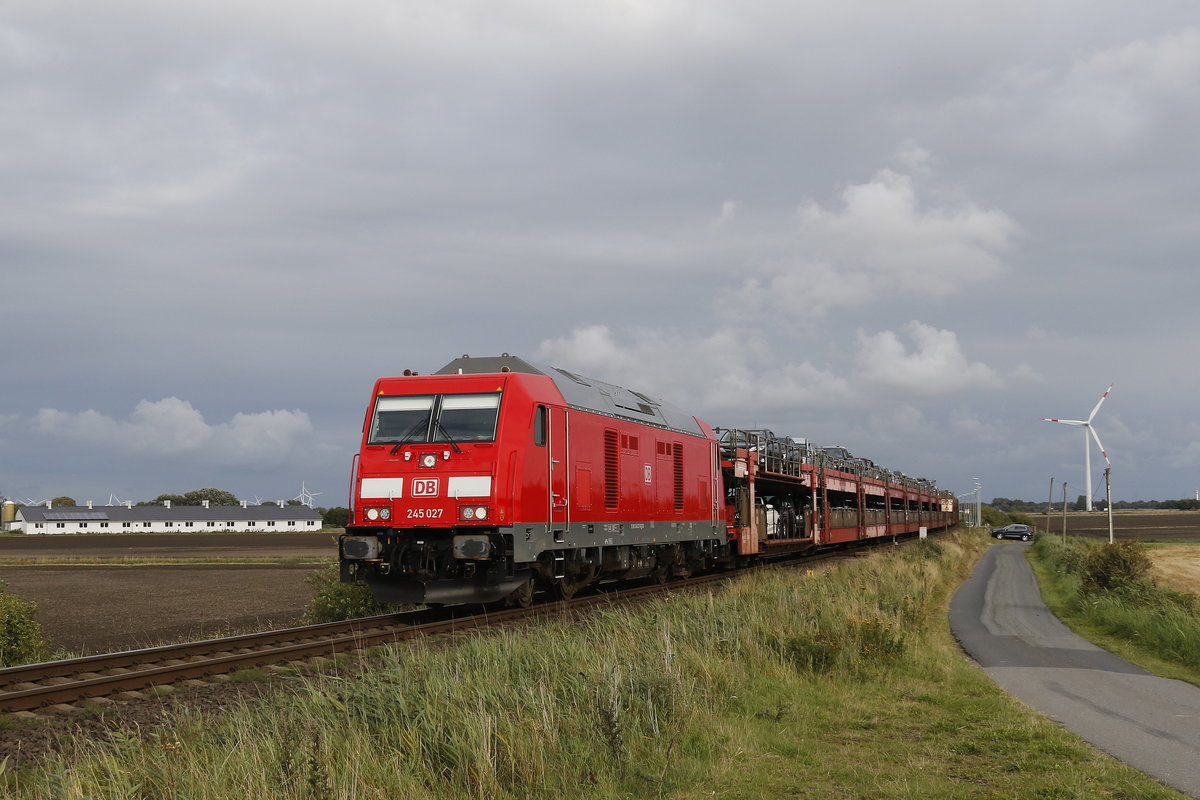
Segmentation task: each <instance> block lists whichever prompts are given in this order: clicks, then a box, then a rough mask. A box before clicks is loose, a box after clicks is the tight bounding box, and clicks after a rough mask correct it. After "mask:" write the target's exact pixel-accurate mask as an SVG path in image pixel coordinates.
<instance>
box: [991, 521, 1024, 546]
mask: <svg viewBox="0 0 1200 800" xmlns="http://www.w3.org/2000/svg"><path fill="white" fill-rule="evenodd" d="M992 536H995V537H996V538H997V539H1020V540H1021V541H1022V542H1028V541H1029V540H1030V539H1032V538H1033V528H1031V527H1030V526H1028V525H1005V526H1004V527H1003V528H993V529H992Z"/></svg>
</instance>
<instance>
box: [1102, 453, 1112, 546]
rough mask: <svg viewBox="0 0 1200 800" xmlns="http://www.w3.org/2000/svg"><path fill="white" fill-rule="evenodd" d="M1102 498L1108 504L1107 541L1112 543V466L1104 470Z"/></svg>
mask: <svg viewBox="0 0 1200 800" xmlns="http://www.w3.org/2000/svg"><path fill="white" fill-rule="evenodd" d="M1104 499H1105V504H1106V505H1107V506H1108V543H1109V544H1112V543H1113V524H1112V467H1107V468H1106V469H1105V470H1104Z"/></svg>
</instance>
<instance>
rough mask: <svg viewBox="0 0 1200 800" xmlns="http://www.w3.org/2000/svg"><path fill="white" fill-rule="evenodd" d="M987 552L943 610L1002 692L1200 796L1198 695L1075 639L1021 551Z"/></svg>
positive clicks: (1004, 545)
mask: <svg viewBox="0 0 1200 800" xmlns="http://www.w3.org/2000/svg"><path fill="white" fill-rule="evenodd" d="M1028 546H1029V545H1025V544H1020V543H1017V542H1001V543H998V544H995V545H993V546H992V547H991V548H989V549H988V551H987V553H985V554H984V556H983V558H982V559H980V561H979V564H978V565H977V566H976V567H975V570H974V572H973V573H972V574H971V577H970V578H969V579H968V580H967V581H966V583H964V584H963V585H962V587H960V589H959V590H958V592H957V593H956V594H955V596H954V599H953V601H952V602H951V604H950V627H951V629H952V630H953V631H954V635H955V636H956V637H957V638H958V640H959V642H961V643H962V646H963V647H964V648H965V649H966V651H967V652H968V653H969V654H970V655H971V657H972V658H974V659H975V660H976V661H977V662H979V664H980V666H981V667H983V670H984V671H985V672H986V673H987V674H988V675H989V676H990V677H991V678H992V680H994V681H995V682H996V683H997V684H998V685H999V686H1000V687H1001V688H1003V689H1004V690H1005V691H1007V692H1009V693H1010V694H1012V695H1014V696H1015V697H1017V698H1019V699H1021V700H1023V701H1024V702H1025V703H1027V704H1029V705H1030V706H1032V707H1033V708H1035V709H1037V710H1038V711H1040V712H1041V713H1043V714H1045V715H1046V716H1048V717H1050V718H1051V719H1053V720H1055V721H1056V722H1059V723H1060V724H1062V725H1063V726H1065V727H1066V728H1068V729H1069V730H1071V731H1072V732H1074V733H1076V734H1077V735H1079V736H1081V737H1083V738H1084V739H1087V740H1088V741H1089V742H1091V743H1092V744H1094V745H1095V746H1096V747H1099V748H1100V749H1101V750H1104V751H1105V752H1108V753H1110V754H1111V755H1113V756H1114V757H1116V758H1118V759H1120V760H1121V761H1124V762H1125V763H1127V764H1129V765H1130V766H1132V767H1134V768H1136V769H1139V770H1141V771H1142V772H1145V773H1146V774H1147V775H1150V776H1152V777H1154V778H1157V779H1158V780H1160V781H1162V782H1163V783H1165V784H1167V785H1168V786H1171V787H1173V788H1175V789H1178V790H1180V791H1182V792H1185V793H1187V794H1189V795H1191V796H1192V797H1197V798H1200V688H1197V687H1195V686H1192V685H1191V684H1187V683H1183V682H1182V681H1176V680H1169V679H1167V678H1158V677H1155V676H1153V675H1151V674H1150V673H1148V672H1146V671H1145V670H1143V669H1141V668H1140V667H1137V666H1134V665H1133V664H1130V663H1129V662H1127V661H1124V660H1122V659H1119V658H1117V657H1116V656H1114V655H1112V654H1111V653H1109V652H1108V651H1106V650H1102V649H1100V648H1099V647H1096V646H1095V645H1093V644H1091V643H1090V642H1087V641H1085V640H1084V639H1081V638H1080V637H1078V636H1076V635H1075V634H1074V633H1072V632H1071V631H1070V630H1069V629H1068V628H1067V627H1066V626H1065V625H1063V624H1062V623H1061V622H1059V621H1058V619H1057V618H1056V617H1055V616H1054V615H1053V614H1051V613H1050V610H1049V609H1048V608H1046V606H1045V604H1044V603H1042V598H1041V594H1040V592H1039V590H1038V586H1037V581H1036V580H1035V579H1034V576H1033V569H1032V568H1031V567H1030V566H1029V562H1028V561H1026V560H1025V548H1026V547H1028Z"/></svg>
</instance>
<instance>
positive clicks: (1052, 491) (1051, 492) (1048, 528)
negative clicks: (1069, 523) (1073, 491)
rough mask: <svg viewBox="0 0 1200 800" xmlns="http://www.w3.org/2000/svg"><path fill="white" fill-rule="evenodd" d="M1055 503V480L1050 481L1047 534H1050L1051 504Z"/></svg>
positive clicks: (1047, 501)
mask: <svg viewBox="0 0 1200 800" xmlns="http://www.w3.org/2000/svg"><path fill="white" fill-rule="evenodd" d="M1053 502H1054V478H1051V479H1050V494H1048V495H1046V533H1049V532H1050V504H1051V503H1053Z"/></svg>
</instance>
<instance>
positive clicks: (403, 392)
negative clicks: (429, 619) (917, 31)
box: [339, 354, 957, 605]
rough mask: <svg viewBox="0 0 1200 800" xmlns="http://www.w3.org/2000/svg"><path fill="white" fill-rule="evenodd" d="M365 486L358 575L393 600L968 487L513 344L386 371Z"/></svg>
mask: <svg viewBox="0 0 1200 800" xmlns="http://www.w3.org/2000/svg"><path fill="white" fill-rule="evenodd" d="M351 497H352V501H351V506H352V507H351V519H350V524H349V525H348V526H347V528H346V532H345V533H344V534H343V535H342V536H341V537H340V543H339V551H340V560H341V577H342V580H343V581H347V582H348V581H356V580H358V581H365V582H366V583H367V584H369V585H370V587H371V589H372V591H373V592H374V594H375V596H376V598H377V599H379V600H380V601H382V602H393V603H399V602H413V603H435V604H436V603H461V602H491V601H495V600H502V599H508V600H509V601H510V602H514V603H519V604H522V605H527V604H529V603H530V602H532V599H533V596H534V593H535V591H537V590H539V589H548V590H552V591H554V592H555V593H557V594H558V595H559V596H561V597H569V596H571V595H573V594H574V593H575V592H576V591H578V590H579V589H580V588H582V587H583V586H586V585H587V584H589V583H592V582H595V581H598V580H615V579H622V578H633V577H642V576H654V577H656V578H658V579H659V580H667V579H668V578H670V577H680V576H686V575H688V574H689V573H691V572H693V571H698V570H702V569H707V568H711V567H714V566H720V565H733V564H735V563H738V562H740V561H745V560H748V559H751V558H757V557H762V556H769V555H782V554H786V553H795V552H800V551H803V550H807V549H810V548H813V547H816V546H819V545H823V544H830V543H834V542H845V541H851V540H857V539H863V538H870V537H877V536H891V535H896V534H902V533H912V532H915V531H917V530H918V528H920V527H927V528H929V529H937V528H942V527H948V526H950V525H952V524H954V522H955V521H956V520H957V513H956V511H957V507H956V505H955V501H954V498H953V496H952V495H950V494H948V493H946V492H940V491H938V490H937V489H936V488H935V487H934V485H933V484H932V483H931V482H929V481H925V480H913V479H909V478H906V477H904V476H902V475H900V474H898V473H892V472H887V471H884V470H881V469H878V468H876V467H875V466H874V465H873V464H871V463H870V462H869V461H865V460H863V459H856V458H854V457H853V456H851V455H850V454H849V453H848V452H846V451H844V450H842V449H841V448H824V449H822V448H816V447H813V446H811V445H809V444H807V443H803V442H797V441H795V440H792V439H783V438H779V437H776V436H774V435H773V434H771V433H770V432H769V431H743V430H724V431H722V430H720V429H717V430H714V429H713V428H710V427H709V426H708V425H707V424H706V423H704V422H702V421H701V420H699V419H697V418H695V417H692V416H689V415H687V414H686V413H685V412H683V411H681V410H679V409H678V408H676V407H674V406H672V405H670V404H668V403H665V402H663V401H661V400H657V399H655V398H651V397H647V396H646V395H643V394H640V393H638V392H634V391H630V390H628V389H622V388H620V387H617V386H613V385H611V384H608V383H604V382H602V381H597V380H593V379H591V378H585V377H582V376H580V375H576V374H574V373H571V372H568V371H566V370H563V369H557V368H553V367H545V366H540V365H534V364H530V363H529V362H526V361H524V360H522V359H519V358H516V357H513V356H509V355H508V354H504V355H502V356H499V357H496V358H470V357H468V356H463V357H462V358H460V359H456V360H454V361H452V362H450V363H449V364H447V365H446V366H445V367H443V368H442V369H441V370H439V371H438V372H437V373H436V374H434V375H415V374H411V373H406V374H405V375H404V376H402V377H394V378H380V379H379V380H378V381H376V383H375V388H374V392H373V396H372V401H371V405H370V407H369V408H368V410H367V416H366V419H365V421H364V425H363V439H362V447H361V450H360V452H359V454H358V456H356V458H355V468H354V474H353V476H352V479H351Z"/></svg>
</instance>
